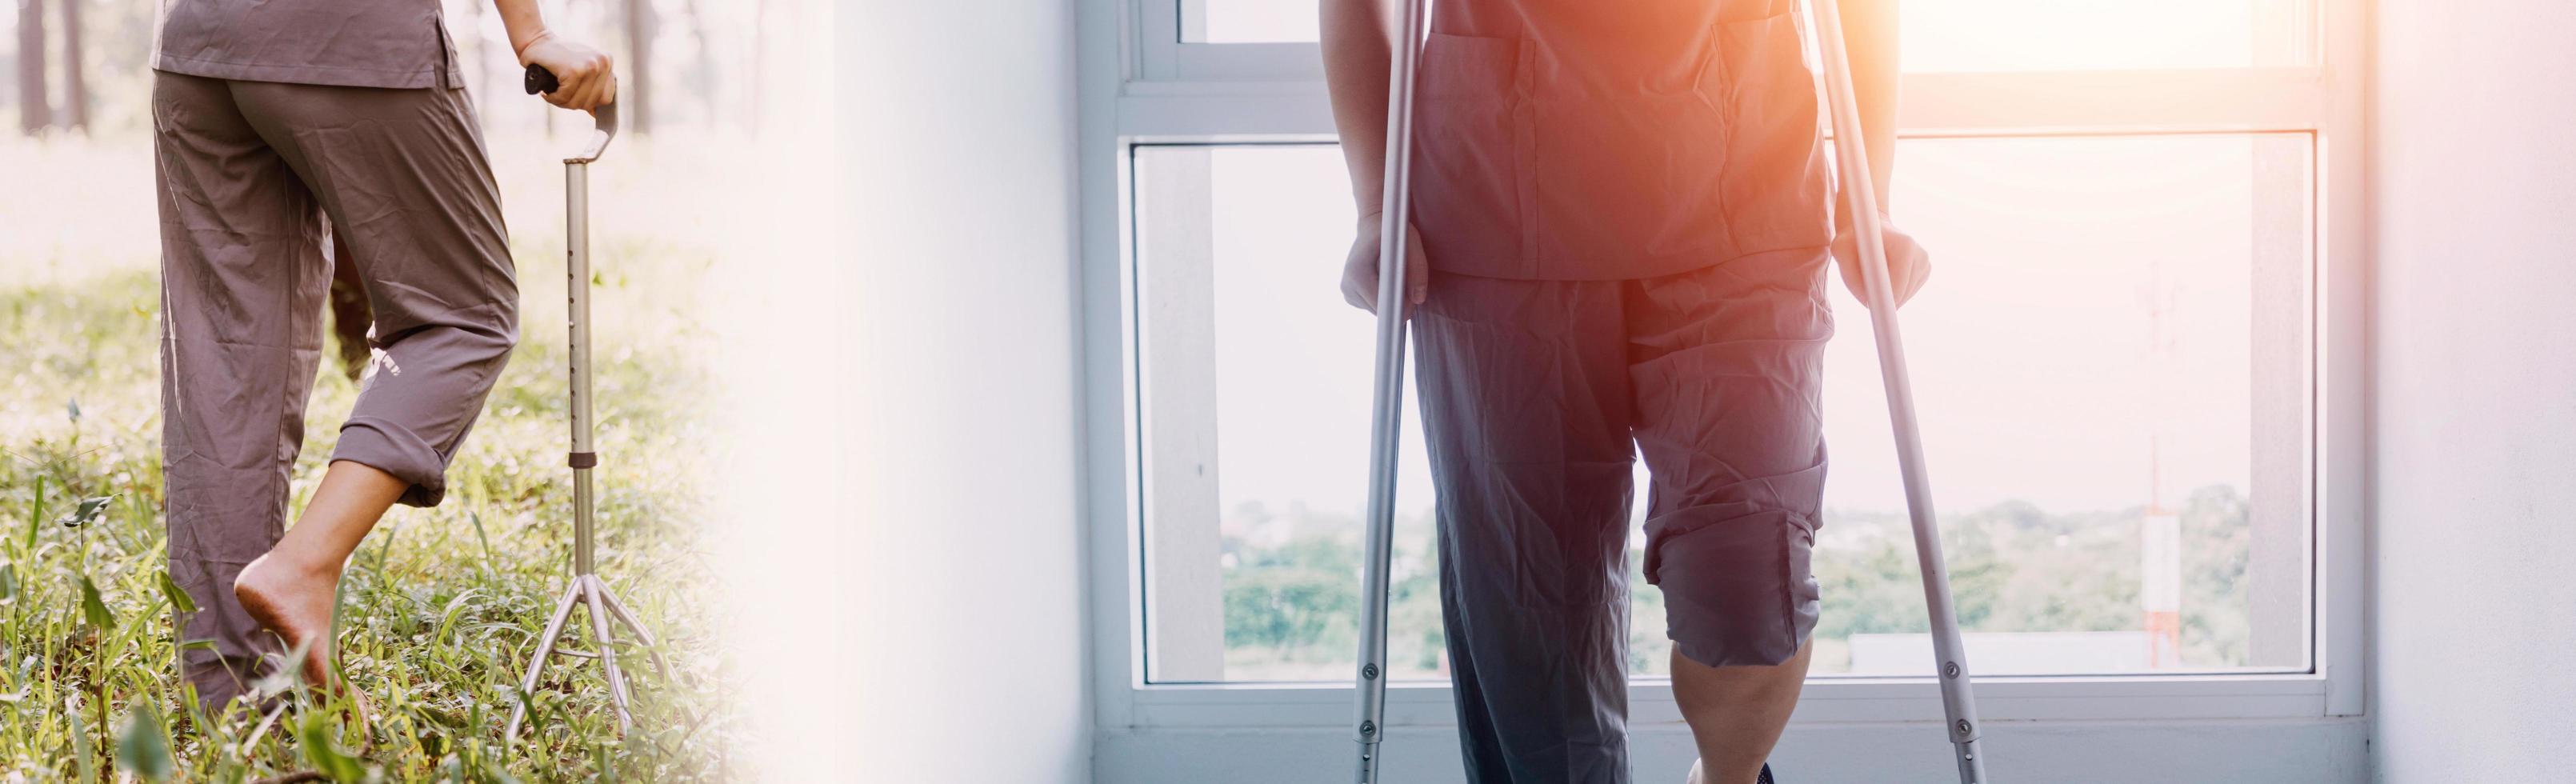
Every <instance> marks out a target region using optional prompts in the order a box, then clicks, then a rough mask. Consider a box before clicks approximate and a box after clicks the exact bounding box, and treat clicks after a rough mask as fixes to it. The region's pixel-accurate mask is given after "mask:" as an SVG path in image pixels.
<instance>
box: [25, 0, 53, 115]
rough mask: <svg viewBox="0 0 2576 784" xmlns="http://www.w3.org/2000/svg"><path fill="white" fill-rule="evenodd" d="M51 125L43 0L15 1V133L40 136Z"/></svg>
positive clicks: (51, 112)
mask: <svg viewBox="0 0 2576 784" xmlns="http://www.w3.org/2000/svg"><path fill="white" fill-rule="evenodd" d="M53 124H54V104H53V101H52V100H51V99H48V98H46V97H45V0H18V129H19V130H21V131H25V132H26V133H27V135H29V136H34V135H36V134H38V133H42V132H44V130H45V127H46V126H49V125H53Z"/></svg>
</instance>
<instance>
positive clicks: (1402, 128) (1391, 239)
mask: <svg viewBox="0 0 2576 784" xmlns="http://www.w3.org/2000/svg"><path fill="white" fill-rule="evenodd" d="M1422 5H1423V0H1404V14H1403V21H1402V23H1401V24H1400V25H1399V26H1398V30H1397V33H1396V35H1395V37H1394V38H1393V39H1391V40H1389V41H1388V47H1387V49H1388V52H1387V54H1388V59H1389V62H1388V64H1387V66H1388V67H1387V91H1386V92H1387V108H1386V182H1385V190H1384V191H1383V192H1382V194H1381V195H1382V197H1383V199H1382V204H1381V206H1380V208H1379V209H1380V213H1379V223H1378V234H1377V236H1378V253H1377V259H1378V262H1377V369H1376V382H1375V383H1376V387H1375V390H1374V392H1373V393H1372V394H1371V396H1370V417H1369V496H1368V518H1367V521H1366V525H1367V527H1368V545H1367V548H1368V549H1367V552H1366V554H1365V555H1366V559H1367V560H1366V562H1365V572H1364V576H1363V577H1362V578H1361V586H1360V655H1359V660H1360V661H1359V663H1360V670H1359V714H1360V715H1359V727H1358V740H1359V744H1360V759H1359V776H1358V781H1359V783H1360V784H1376V782H1377V771H1378V755H1377V752H1378V744H1379V743H1381V742H1382V741H1384V740H1385V736H1386V679H1387V667H1386V637H1387V632H1386V605H1387V582H1388V580H1389V575H1388V572H1389V570H1390V567H1391V561H1392V560H1393V557H1394V554H1395V461H1396V455H1397V449H1396V447H1397V444H1398V443H1399V442H1400V440H1401V436H1402V432H1401V431H1402V428H1403V425H1404V417H1403V406H1404V304H1405V303H1404V298H1405V293H1406V292H1405V289H1406V288H1407V287H1406V286H1405V280H1406V277H1405V263H1406V262H1407V261H1408V259H1406V258H1405V255H1406V254H1405V250H1406V247H1407V244H1408V243H1407V242H1406V239H1407V237H1408V236H1409V235H1410V233H1411V232H1410V227H1411V225H1412V221H1411V216H1410V212H1411V210H1410V208H1411V207H1412V204H1413V182H1412V179H1413V166H1412V161H1413V85H1414V81H1415V79H1414V74H1415V73H1416V72H1417V71H1418V70H1419V68H1420V57H1421V53H1422V25H1423V8H1422Z"/></svg>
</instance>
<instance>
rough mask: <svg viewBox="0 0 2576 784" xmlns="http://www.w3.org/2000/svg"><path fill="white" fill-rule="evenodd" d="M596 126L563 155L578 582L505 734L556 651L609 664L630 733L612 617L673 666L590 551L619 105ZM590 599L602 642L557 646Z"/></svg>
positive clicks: (548, 84) (534, 74)
mask: <svg viewBox="0 0 2576 784" xmlns="http://www.w3.org/2000/svg"><path fill="white" fill-rule="evenodd" d="M556 85H557V83H556V81H555V75H554V74H553V73H550V72H548V71H546V69H545V68H544V67H542V66H535V65H531V66H528V75H527V82H526V85H525V86H526V87H527V90H528V94H530V95H535V94H537V93H541V92H542V93H551V92H554V91H555V87H556ZM591 114H592V116H593V119H594V120H595V121H596V123H597V126H598V130H597V131H596V132H595V133H593V134H592V135H591V137H590V143H589V145H588V146H585V147H583V148H582V151H581V154H579V155H577V156H575V157H571V158H565V159H564V208H565V209H564V255H565V264H564V279H565V281H566V289H567V290H568V295H569V297H570V299H569V307H568V309H567V310H566V313H567V320H568V321H570V322H571V325H572V341H571V343H570V349H571V351H570V353H571V355H572V406H571V410H572V452H571V453H570V455H569V456H568V459H567V462H569V463H570V464H571V465H572V582H571V584H569V585H567V586H565V587H564V594H563V598H562V600H560V601H557V602H556V603H555V612H554V615H553V616H552V617H550V618H548V619H547V620H546V630H545V632H544V633H543V634H542V636H540V637H538V639H537V652H536V655H535V656H533V657H530V659H529V661H528V677H527V679H526V680H523V681H521V682H520V683H519V703H518V705H517V706H515V707H512V708H511V709H510V724H509V727H508V728H507V729H504V730H503V731H502V735H501V737H503V738H516V737H518V735H519V722H520V721H521V720H522V719H525V718H527V712H528V703H529V699H530V697H529V695H531V694H534V693H535V692H536V688H537V675H538V673H540V672H542V671H544V670H545V667H546V660H547V658H548V657H550V656H551V655H553V654H558V653H559V654H563V655H566V656H574V657H580V658H596V659H598V660H599V663H600V667H601V668H602V669H604V670H606V671H607V675H608V696H609V699H610V701H611V702H613V703H614V704H615V705H616V706H617V729H618V731H619V732H621V733H622V732H625V731H626V730H627V729H628V728H629V727H631V726H632V725H633V724H634V716H633V714H632V712H631V711H629V709H628V708H627V700H628V695H627V689H626V674H625V673H624V672H623V671H621V670H619V669H618V667H617V645H616V639H615V637H614V636H613V635H612V633H611V631H610V628H609V623H608V622H609V619H610V618H611V617H614V618H616V619H617V623H618V624H619V625H622V626H625V627H626V630H627V631H630V632H633V633H634V634H635V639H636V640H637V641H638V642H640V643H642V644H643V645H644V648H645V650H646V651H647V652H649V653H651V654H652V656H653V669H654V671H656V672H661V673H666V674H667V673H668V672H669V666H668V665H666V664H665V663H664V662H663V660H662V650H661V647H660V646H659V645H658V644H656V643H655V642H654V641H653V635H652V633H650V632H647V631H644V625H643V624H642V623H640V622H638V621H636V620H635V614H634V613H631V612H628V611H627V610H626V605H625V604H624V603H621V602H619V601H618V600H617V595H616V594H614V593H611V592H609V590H608V583H607V582H606V581H603V580H601V579H599V573H598V572H597V571H595V570H594V567H595V566H596V565H597V564H596V562H595V561H594V559H593V558H592V539H593V537H592V531H593V529H594V528H595V524H594V521H593V519H592V514H591V511H592V510H591V496H592V493H591V481H590V469H591V468H592V467H594V466H597V465H599V453H597V452H593V451H591V443H590V440H591V439H590V436H591V433H590V431H591V414H590V402H591V394H590V162H591V161H595V160H599V154H600V153H601V152H602V151H605V150H607V149H608V141H609V140H610V139H613V138H616V136H617V106H616V105H615V104H609V105H606V106H601V107H599V108H598V109H594V110H592V111H591ZM575 604H585V605H588V606H589V610H590V632H591V636H592V637H594V638H596V639H594V640H593V641H592V642H593V643H594V644H595V645H597V646H598V648H597V649H596V650H594V651H576V650H570V649H564V648H558V647H556V645H555V643H556V641H557V640H558V639H560V638H561V637H562V636H563V633H564V622H565V621H569V620H571V619H572V610H573V605H575Z"/></svg>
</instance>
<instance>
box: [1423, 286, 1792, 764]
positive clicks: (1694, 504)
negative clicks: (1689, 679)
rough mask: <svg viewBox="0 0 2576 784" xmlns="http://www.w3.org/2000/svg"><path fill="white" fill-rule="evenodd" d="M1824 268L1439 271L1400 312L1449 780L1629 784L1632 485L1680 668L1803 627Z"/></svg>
mask: <svg viewBox="0 0 2576 784" xmlns="http://www.w3.org/2000/svg"><path fill="white" fill-rule="evenodd" d="M1829 258H1830V257H1829V255H1828V254H1827V252H1826V249H1825V248H1821V247H1819V248H1805V249H1793V250H1786V251H1773V252H1768V253H1757V254H1753V255H1749V256H1744V257H1740V258H1736V259H1733V260H1729V261H1726V262H1723V263H1720V264H1717V265H1715V266H1709V267H1705V268H1702V269H1698V270H1692V271H1688V272H1683V273H1679V274H1673V275H1666V276H1661V277H1655V278H1646V279H1637V280H1604V281H1552V280H1510V279H1500V278H1484V277H1474V276H1467V275H1451V274H1441V273H1438V272H1437V269H1436V268H1435V272H1434V274H1435V276H1436V277H1434V278H1433V280H1432V282H1431V287H1430V293H1429V298H1428V300H1427V301H1425V302H1424V303H1423V304H1421V305H1418V306H1415V308H1414V309H1413V317H1412V327H1413V335H1414V343H1415V345H1416V346H1417V347H1418V351H1419V352H1420V354H1419V357H1418V359H1417V360H1416V368H1415V370H1416V375H1417V376H1418V377H1419V384H1420V386H1421V398H1422V403H1421V404H1422V419H1423V427H1424V430H1425V441H1426V442H1427V444H1428V447H1429V449H1428V451H1429V452H1430V457H1431V467H1432V473H1433V476H1434V482H1435V484H1436V485H1437V486H1438V492H1439V512H1438V516H1439V524H1438V528H1439V547H1440V570H1441V571H1440V598H1441V607H1442V612H1443V616H1444V621H1445V623H1446V626H1447V629H1448V651H1449V659H1450V667H1451V679H1452V684H1453V685H1454V686H1455V687H1456V691H1457V706H1458V722H1459V727H1460V733H1461V735H1462V740H1463V745H1464V750H1465V756H1466V764H1467V773H1468V775H1467V780H1468V781H1470V782H1476V784H1539V783H1540V782H1547V783H1549V784H1625V782H1627V781H1628V780H1629V778H1628V770H1627V768H1628V764H1627V763H1628V759H1627V758H1628V754H1627V738H1626V723H1627V710H1628V704H1627V677H1626V676H1627V657H1626V650H1627V641H1628V597H1629V593H1628V590H1629V589H1628V585H1627V583H1626V576H1627V539H1628V519H1629V502H1630V493H1631V489H1630V487H1629V485H1630V484H1631V481H1630V476H1631V473H1632V462H1631V461H1632V460H1633V459H1634V457H1633V456H1634V455H1639V454H1642V455H1643V456H1644V458H1645V460H1646V467H1647V469H1648V471H1649V473H1650V474H1651V475H1652V476H1653V481H1652V483H1651V488H1650V495H1649V497H1648V501H1647V504H1648V517H1647V523H1646V562H1645V575H1646V579H1647V580H1649V581H1651V582H1653V583H1655V584H1656V585H1658V586H1661V587H1662V589H1663V592H1664V606H1665V607H1666V609H1667V611H1668V616H1669V618H1668V622H1669V628H1668V630H1667V632H1668V634H1669V635H1670V636H1671V638H1672V640H1673V643H1674V648H1675V650H1677V651H1678V652H1679V653H1680V654H1681V655H1683V656H1687V657H1689V658H1690V659H1691V660H1692V661H1696V662H1699V663H1702V664H1706V665H1710V666H1719V667H1723V666H1733V665H1771V664H1778V663H1780V662H1782V661H1784V660H1787V659H1788V658H1790V657H1791V656H1793V655H1795V654H1796V653H1797V651H1798V649H1799V647H1800V646H1801V645H1803V644H1804V643H1805V642H1806V639H1807V636H1808V634H1809V633H1810V632H1812V631H1813V630H1814V629H1815V624H1816V616H1817V606H1818V599H1819V596H1818V587H1817V584H1816V581H1815V579H1814V577H1813V576H1812V575H1811V574H1810V571H1809V566H1808V556H1809V551H1810V549H1811V547H1812V546H1813V544H1814V541H1815V531H1816V527H1817V524H1818V520H1817V513H1818V511H1819V507H1820V505H1821V504H1822V502H1823V490H1824V480H1825V445H1824V436H1823V430H1822V421H1821V418H1820V412H1819V405H1820V402H1819V390H1820V382H1821V374H1822V367H1823V357H1824V348H1825V342H1826V340H1827V339H1829V338H1831V337H1832V335H1833V317H1832V311H1831V310H1830V306H1829V305H1828V304H1827V301H1826V299H1825V290H1824V288H1823V287H1824V285H1825V277H1826V276H1825V275H1824V271H1825V269H1826V268H1827V267H1828V266H1829V262H1828V259H1829Z"/></svg>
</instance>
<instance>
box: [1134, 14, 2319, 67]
mask: <svg viewBox="0 0 2576 784" xmlns="http://www.w3.org/2000/svg"><path fill="white" fill-rule="evenodd" d="M1177 2H1179V3H1180V4H1181V6H1180V13H1181V16H1180V19H1181V30H1180V34H1181V39H1180V40H1181V41H1182V42H1184V43H1209V44H1232V43H1280V42H1296V41H1313V40H1316V30H1317V26H1316V6H1315V0H1177ZM1435 2H1436V0H1435ZM1898 8H1899V11H1898V13H1900V14H1901V15H1902V18H1901V19H1900V20H1899V21H1900V24H1901V29H1902V30H1903V36H1904V43H1903V46H1902V47H1901V48H1902V50H1903V60H1904V67H1905V70H1907V71H1914V72H1947V71H2046V70H2094V69H2106V68H2241V67H2248V66H2274V65H2305V64H2308V63H2311V62H2314V59H2315V58H2314V54H2313V52H2314V47H2313V46H2312V42H2313V40H2314V23H2315V22H2314V20H2315V19H2316V4H2315V2H2314V0H2163V1H2161V2H2146V1H2145V0H1905V2H1903V3H1900V4H1899V5H1898Z"/></svg>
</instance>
